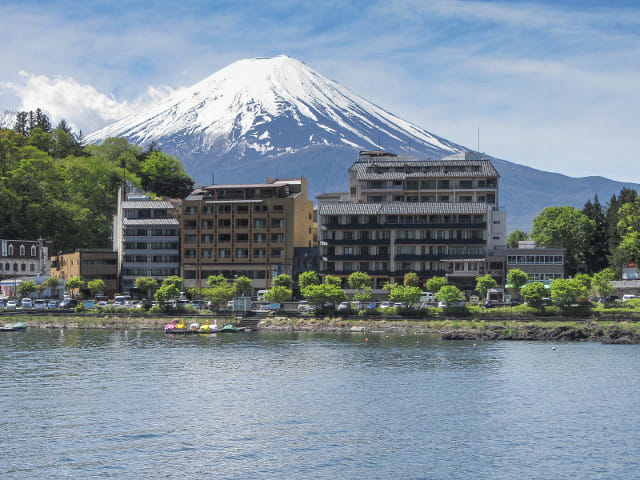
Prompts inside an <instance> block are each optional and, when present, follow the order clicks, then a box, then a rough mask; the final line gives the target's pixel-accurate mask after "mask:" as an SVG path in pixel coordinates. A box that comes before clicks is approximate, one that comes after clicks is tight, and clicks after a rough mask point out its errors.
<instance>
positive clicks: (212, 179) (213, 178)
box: [211, 172, 216, 185]
mask: <svg viewBox="0 0 640 480" xmlns="http://www.w3.org/2000/svg"><path fill="white" fill-rule="evenodd" d="M215 184H216V176H215V175H214V174H213V172H211V185H215Z"/></svg>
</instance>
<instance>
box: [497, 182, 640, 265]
mask: <svg viewBox="0 0 640 480" xmlns="http://www.w3.org/2000/svg"><path fill="white" fill-rule="evenodd" d="M518 240H534V241H535V242H536V244H537V245H539V246H541V247H559V246H562V247H564V248H565V274H566V275H567V276H574V275H576V274H578V273H587V274H594V273H596V272H600V271H602V270H604V269H605V268H610V269H611V270H612V271H613V273H614V274H615V275H616V276H618V277H619V276H620V274H621V270H622V268H623V267H625V266H627V265H629V264H633V265H637V264H638V262H639V261H640V198H639V197H638V193H637V192H636V191H635V190H633V189H630V188H623V189H622V190H621V191H620V193H619V194H618V195H615V194H614V195H612V197H611V199H610V200H609V203H608V204H607V205H606V206H603V205H602V204H601V203H600V201H599V200H598V196H597V195H595V196H594V198H593V200H588V201H587V203H585V205H584V207H583V208H582V210H579V209H577V208H574V207H569V206H563V207H548V208H545V209H544V210H543V211H542V212H541V213H540V214H539V215H538V216H537V217H535V218H534V219H533V225H532V229H531V232H530V233H526V232H524V231H522V230H514V231H512V232H511V233H510V234H509V237H508V239H507V245H508V246H509V247H511V248H515V247H517V246H518V245H517V244H518Z"/></svg>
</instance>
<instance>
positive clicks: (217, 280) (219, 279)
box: [207, 273, 229, 287]
mask: <svg viewBox="0 0 640 480" xmlns="http://www.w3.org/2000/svg"><path fill="white" fill-rule="evenodd" d="M227 283H229V282H228V281H227V279H226V278H225V277H224V275H222V274H221V273H219V274H218V275H211V276H210V277H209V278H207V284H208V285H209V286H210V287H217V286H218V285H226V284H227Z"/></svg>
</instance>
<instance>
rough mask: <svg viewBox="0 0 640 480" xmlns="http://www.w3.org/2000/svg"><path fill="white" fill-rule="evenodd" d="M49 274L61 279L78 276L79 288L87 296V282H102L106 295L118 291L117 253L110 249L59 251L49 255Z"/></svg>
mask: <svg viewBox="0 0 640 480" xmlns="http://www.w3.org/2000/svg"><path fill="white" fill-rule="evenodd" d="M51 275H52V276H54V277H58V278H59V279H60V280H62V282H61V284H64V282H65V281H66V280H67V279H69V278H72V277H77V276H79V277H80V278H81V279H82V281H83V282H84V285H83V286H82V287H81V288H80V291H81V293H82V294H83V295H84V296H89V295H90V291H89V288H88V287H87V284H88V283H89V282H91V281H93V280H102V281H103V282H104V291H103V292H102V293H103V294H105V295H106V296H108V297H112V296H113V295H114V294H115V293H116V292H118V253H117V252H115V251H113V250H110V249H78V250H76V251H75V252H69V253H59V254H58V255H54V256H53V257H51Z"/></svg>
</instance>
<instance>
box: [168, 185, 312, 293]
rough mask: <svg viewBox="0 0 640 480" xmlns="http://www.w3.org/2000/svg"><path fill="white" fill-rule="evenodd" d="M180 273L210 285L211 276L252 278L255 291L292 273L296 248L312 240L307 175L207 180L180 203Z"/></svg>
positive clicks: (187, 280) (189, 281)
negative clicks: (232, 182) (226, 181)
mask: <svg viewBox="0 0 640 480" xmlns="http://www.w3.org/2000/svg"><path fill="white" fill-rule="evenodd" d="M181 231H182V277H183V278H184V279H185V288H187V287H192V286H195V287H206V286H207V279H208V278H209V277H210V276H213V275H218V274H222V275H224V276H225V277H226V278H227V279H229V280H233V279H234V278H235V277H236V276H241V275H244V276H247V277H249V278H251V280H252V284H253V289H254V293H255V291H256V290H259V289H264V288H269V287H270V286H271V279H272V278H273V277H275V276H277V275H279V274H281V273H286V274H289V275H291V274H292V267H293V259H294V249H295V248H296V247H312V246H313V234H314V232H313V203H312V202H311V201H310V200H308V198H307V179H306V178H304V177H301V178H299V179H283V180H277V179H272V178H267V181H266V182H265V183H263V184H246V185H209V186H206V187H202V188H199V189H197V190H195V191H194V192H192V194H191V195H189V196H188V197H187V198H186V199H185V200H184V201H183V203H182V213H181Z"/></svg>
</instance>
